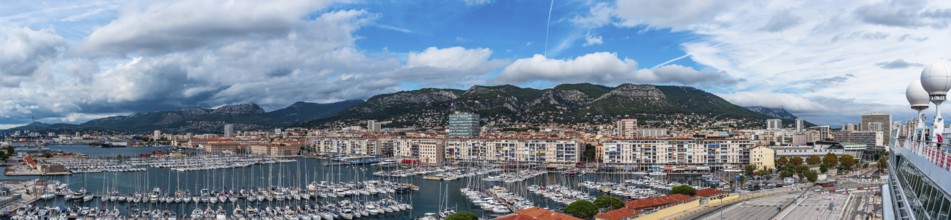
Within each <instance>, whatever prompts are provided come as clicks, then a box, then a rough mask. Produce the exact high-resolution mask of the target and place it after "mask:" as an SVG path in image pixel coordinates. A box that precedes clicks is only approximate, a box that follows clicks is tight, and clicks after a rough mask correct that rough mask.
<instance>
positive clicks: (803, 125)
mask: <svg viewBox="0 0 951 220" xmlns="http://www.w3.org/2000/svg"><path fill="white" fill-rule="evenodd" d="M803 129H806V121H805V120H802V119H798V118H797V119H796V132H797V133H798V132H802V131H803Z"/></svg>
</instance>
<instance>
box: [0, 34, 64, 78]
mask: <svg viewBox="0 0 951 220" xmlns="http://www.w3.org/2000/svg"><path fill="white" fill-rule="evenodd" d="M65 44H66V42H65V41H64V40H63V38H62V37H60V36H59V35H57V34H56V33H54V32H53V30H51V29H44V30H33V29H30V28H26V27H18V28H17V27H14V28H6V27H0V48H3V49H2V50H0V76H3V77H0V87H2V86H15V85H17V84H18V83H19V82H21V81H23V80H26V79H27V78H29V77H33V76H34V75H35V74H37V73H38V72H41V71H48V68H50V66H51V65H52V61H53V60H54V59H56V58H57V56H58V55H59V53H60V51H61V48H62V47H63V46H64V45H65Z"/></svg>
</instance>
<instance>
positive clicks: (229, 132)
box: [225, 124, 234, 137]
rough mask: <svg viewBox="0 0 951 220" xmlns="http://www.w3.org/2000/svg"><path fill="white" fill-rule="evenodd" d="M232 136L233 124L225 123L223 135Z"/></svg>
mask: <svg viewBox="0 0 951 220" xmlns="http://www.w3.org/2000/svg"><path fill="white" fill-rule="evenodd" d="M232 136H234V124H225V137H232Z"/></svg>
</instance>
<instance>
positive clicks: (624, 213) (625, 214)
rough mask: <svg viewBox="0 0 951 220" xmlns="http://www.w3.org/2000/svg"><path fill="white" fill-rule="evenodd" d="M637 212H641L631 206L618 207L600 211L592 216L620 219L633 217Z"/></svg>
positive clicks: (608, 219) (607, 219) (606, 219)
mask: <svg viewBox="0 0 951 220" xmlns="http://www.w3.org/2000/svg"><path fill="white" fill-rule="evenodd" d="M638 214H641V211H637V210H634V209H631V208H626V207H625V208H619V209H615V210H611V211H607V212H602V213H601V214H597V215H595V216H594V218H595V219H605V220H621V219H626V218H630V217H634V216H636V215H638Z"/></svg>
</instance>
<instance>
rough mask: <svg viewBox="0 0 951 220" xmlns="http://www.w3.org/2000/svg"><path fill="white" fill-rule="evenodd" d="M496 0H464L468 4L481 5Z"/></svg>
mask: <svg viewBox="0 0 951 220" xmlns="http://www.w3.org/2000/svg"><path fill="white" fill-rule="evenodd" d="M494 1H495V0H463V2H465V3H466V5H468V6H481V5H486V4H492V2H494Z"/></svg>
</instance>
